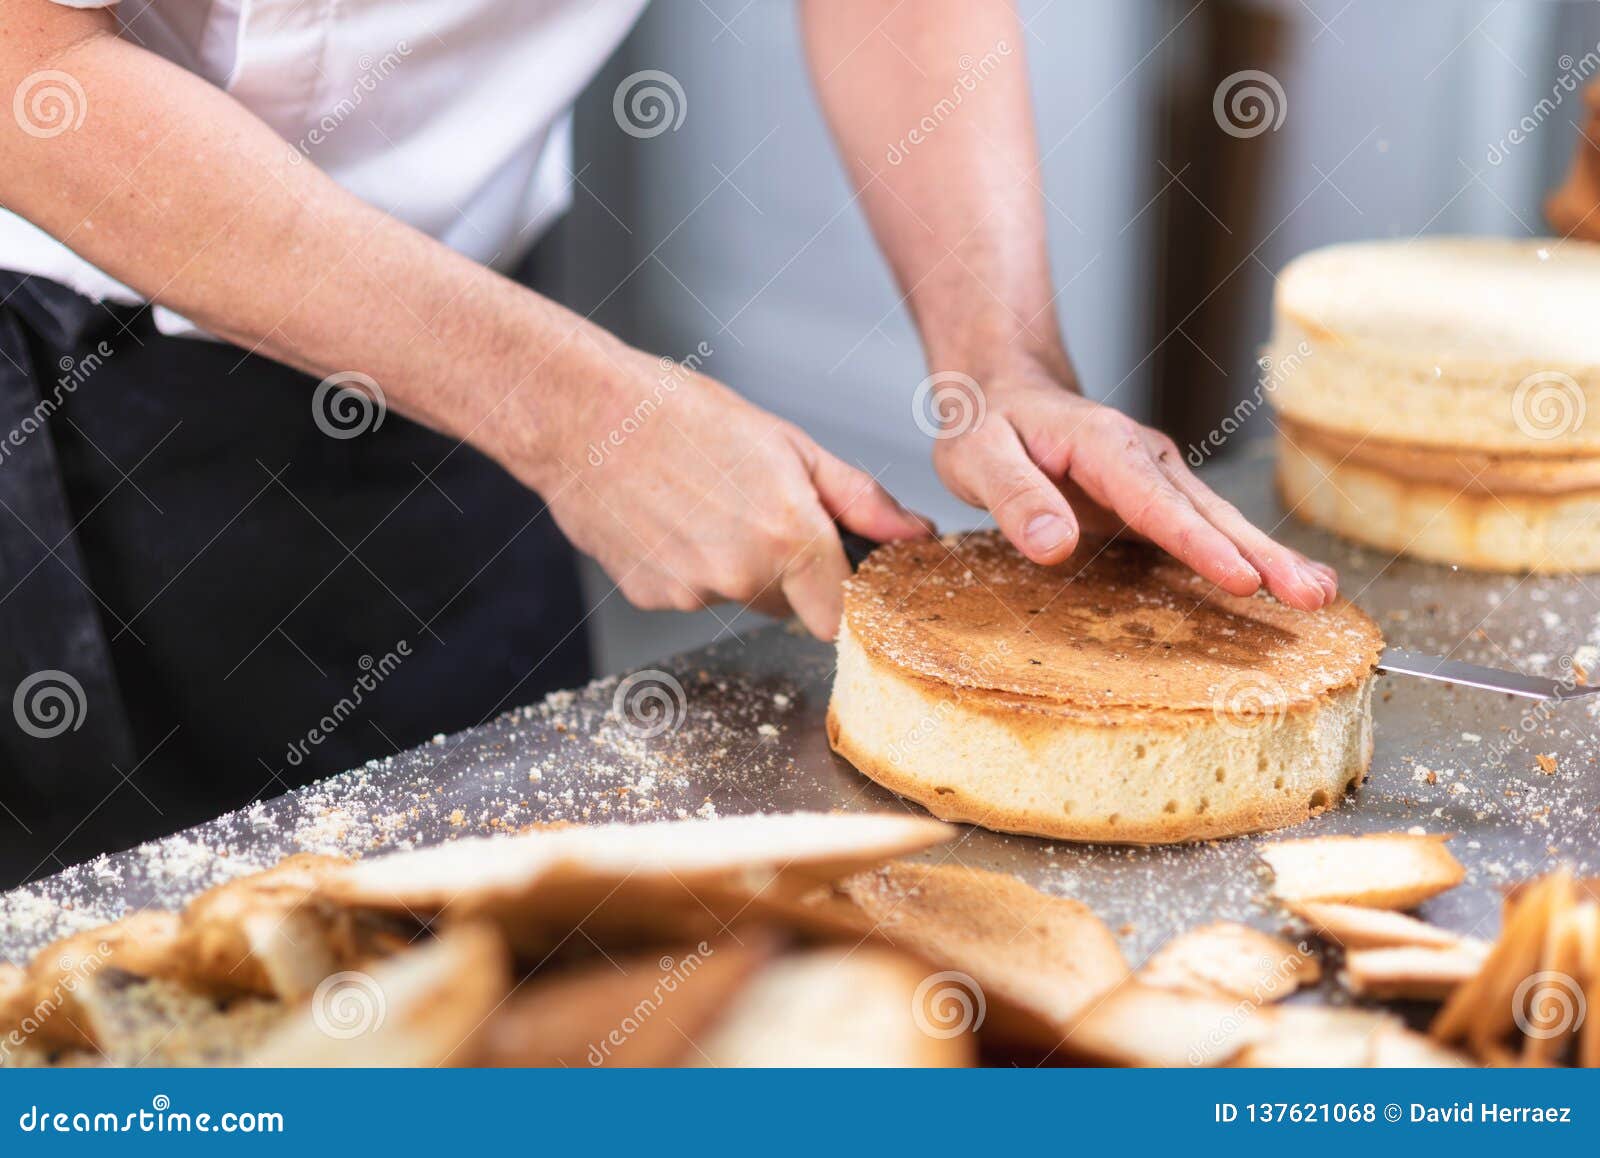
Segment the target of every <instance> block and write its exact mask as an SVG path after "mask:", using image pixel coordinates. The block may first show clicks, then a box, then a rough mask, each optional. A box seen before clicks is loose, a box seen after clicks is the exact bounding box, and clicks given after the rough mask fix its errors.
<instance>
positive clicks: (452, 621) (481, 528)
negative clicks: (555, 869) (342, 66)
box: [0, 246, 589, 887]
mask: <svg viewBox="0 0 1600 1158" xmlns="http://www.w3.org/2000/svg"><path fill="white" fill-rule="evenodd" d="M550 249H551V247H549V246H541V247H540V249H539V250H536V251H535V253H536V257H535V259H534V263H533V264H534V267H535V269H536V268H537V267H538V266H539V265H540V264H545V265H548V262H549V253H550ZM540 255H542V257H541V256H540ZM350 324H351V325H360V324H361V320H360V318H358V317H352V318H351V319H350ZM381 385H382V384H381V383H380V384H379V386H380V388H381ZM318 386H319V383H318V380H317V379H314V378H310V377H307V376H306V375H303V374H300V373H298V372H297V371H294V370H291V369H289V368H288V367H285V366H283V365H280V364H279V363H277V362H273V361H271V360H269V359H267V358H264V357H259V356H255V355H252V354H249V353H247V352H245V351H243V350H241V349H239V348H238V347H236V346H232V345H228V344H225V343H220V342H209V341H203V340H195V339H189V338H172V337H166V336H163V335H161V334H159V333H157V332H156V330H155V328H154V326H153V324H152V321H151V317H150V311H149V310H148V309H144V308H118V307H114V306H109V305H107V304H104V303H96V302H93V301H90V300H88V299H86V298H83V297H81V296H79V295H77V294H75V293H72V292H71V291H69V290H67V289H65V288H63V287H62V286H59V285H57V284H55V283H52V282H48V281H45V280H43V279H40V278H36V277H24V276H21V275H17V274H8V273H0V695H3V697H4V698H3V700H0V887H7V886H10V885H13V884H16V883H19V882H21V881H22V880H24V879H27V878H30V877H35V876H40V875H44V874H47V873H51V872H55V871H57V870H58V869H60V868H62V867H64V866H66V865H68V864H72V863H76V862H78V861H81V860H83V859H85V858H87V857H89V856H92V855H95V854H97V853H100V852H103V851H107V850H112V849H118V848H124V847H127V846H129V845H132V844H134V843H137V842H138V841H140V840H144V839H148V838H150V837H153V836H157V835H161V834H165V833H168V832H173V831H175V830H177V829H179V828H182V827H185V826H188V825H190V824H194V823H197V822H199V821H202V820H205V819H208V818H210V817H212V816H215V815H217V814H219V813H221V812H223V811H226V810H228V809H232V808H237V807H239V806H241V805H244V804H247V803H249V802H250V801H252V800H254V799H258V798H262V797H268V796H273V795H276V794H278V793H280V792H283V791H285V790H287V789H289V788H291V787H294V786H297V785H300V784H304V783H307V782H309V781H311V780H313V779H316V778H318V777H322V776H326V775H329V774H331V773H334V772H339V771H342V770H344V769H347V768H352V767H355V766H357V765H359V764H361V763H363V762H364V761H366V760H368V759H371V758H373V757H378V756H385V755H389V754H392V753H393V752H395V751H397V750H400V749H404V748H407V747H410V746H413V745H415V744H418V743H421V742H423V741H425V740H427V739H428V738H429V737H430V736H432V735H433V734H435V733H437V732H450V731H453V730H456V729H459V728H463V727H467V726H469V725H473V724H477V723H480V722H482V721H483V720H485V719H487V718H491V717H493V716H494V715H495V714H497V713H499V712H501V711H505V710H507V709H510V708H513V707H516V706H518V705H519V704H523V703H527V702H529V701H532V700H534V699H537V698H538V697H539V696H541V695H542V694H543V693H545V692H547V691H549V690H551V689H554V688H558V687H568V686H571V685H574V684H577V683H581V682H582V681H583V680H585V679H586V678H588V675H589V662H588V649H587V641H586V639H585V637H584V633H583V631H582V630H581V626H580V624H581V621H582V607H581V600H580V594H579V589H578V582H577V573H576V568H575V562H574V556H573V553H572V550H571V548H570V547H569V546H568V545H567V543H566V541H565V540H564V539H563V538H562V536H561V534H560V532H559V531H558V530H557V528H556V526H555V524H554V521H553V520H552V519H551V517H550V515H549V513H548V512H547V511H546V510H545V509H544V506H543V504H542V502H541V501H540V500H539V499H538V497H537V496H535V495H533V494H532V493H531V492H529V491H527V490H525V489H524V488H523V487H521V486H520V485H518V484H517V483H516V482H515V481H514V480H513V479H512V478H511V477H510V476H509V475H507V474H505V473H504V472H503V471H502V470H501V469H500V468H499V467H497V466H495V465H494V464H493V463H491V462H490V461H489V460H487V459H486V458H484V457H482V456H481V455H479V454H478V453H476V452H475V451H473V450H471V449H470V448H467V447H464V446H457V445H456V443H455V442H454V440H452V439H447V438H444V437H441V436H440V435H438V434H435V433H434V432H432V431H430V430H427V429H425V428H423V427H421V426H418V425H416V424H415V423H412V422H408V421H407V420H405V419H404V418H401V417H400V416H399V415H398V414H394V413H392V412H391V413H387V414H385V415H384V416H383V417H382V419H381V421H380V422H378V423H377V424H376V425H373V424H372V421H371V419H372V414H371V413H370V412H369V413H368V414H367V415H366V416H365V417H363V415H362V413H361V411H360V408H359V405H358V403H357V400H356V399H355V398H354V397H350V396H346V397H342V398H341V397H340V396H338V395H336V394H330V393H329V391H327V390H323V391H322V396H319V395H318ZM314 402H316V403H318V404H319V406H318V408H317V409H314ZM319 413H320V414H321V415H322V416H323V418H322V422H321V424H320V425H319V422H318V414H319ZM356 428H360V429H361V432H360V433H356V434H353V435H352V434H351V431H352V430H353V429H356ZM327 430H333V431H334V432H335V434H329V433H327V432H326V431H327Z"/></svg>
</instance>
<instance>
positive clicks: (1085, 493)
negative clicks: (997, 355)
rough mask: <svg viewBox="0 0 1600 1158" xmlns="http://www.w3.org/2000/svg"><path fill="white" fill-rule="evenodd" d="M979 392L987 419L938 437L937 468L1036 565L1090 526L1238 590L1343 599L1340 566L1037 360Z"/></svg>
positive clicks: (1062, 554)
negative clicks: (1246, 511)
mask: <svg viewBox="0 0 1600 1158" xmlns="http://www.w3.org/2000/svg"><path fill="white" fill-rule="evenodd" d="M979 385H980V388H981V389H982V390H983V393H984V402H985V413H984V417H983V420H982V422H981V423H980V424H978V425H977V426H975V427H974V428H973V429H970V430H967V431H964V432H962V433H960V434H957V435H955V436H954V437H951V438H947V439H942V440H940V441H939V442H938V443H937V444H936V445H935V447H934V455H933V459H934V465H935V466H936V467H937V468H938V470H939V476H940V477H941V478H942V479H943V480H944V482H945V485H946V486H948V487H949V488H950V489H951V490H952V491H953V492H954V493H955V494H956V495H957V496H958V497H959V498H961V499H963V500H964V501H966V502H969V503H971V504H972V505H973V506H977V507H983V508H986V509H987V510H988V511H989V512H990V513H991V514H993V515H994V518H995V521H996V522H997V523H998V524H999V525H1000V529H1001V530H1002V531H1004V532H1005V535H1006V537H1007V538H1009V539H1010V540H1011V541H1012V542H1013V543H1015V544H1016V546H1017V547H1018V549H1019V550H1021V551H1022V553H1023V554H1025V555H1027V556H1028V557H1029V558H1030V559H1032V560H1034V561H1035V562H1037V563H1044V564H1052V563H1059V562H1061V561H1062V560H1064V559H1066V558H1067V557H1068V556H1069V555H1071V554H1072V552H1073V550H1074V548H1076V547H1077V545H1078V539H1079V536H1080V534H1081V533H1082V532H1084V531H1087V532H1089V533H1090V534H1096V535H1109V534H1116V533H1119V532H1121V531H1123V530H1124V528H1126V529H1127V530H1130V531H1132V532H1133V533H1134V534H1137V535H1139V536H1141V537H1143V538H1145V539H1148V540H1150V541H1151V542H1153V543H1156V544H1157V545H1159V546H1161V547H1164V548H1166V549H1167V550H1168V551H1170V552H1172V554H1173V555H1175V556H1177V557H1178V558H1179V559H1181V560H1183V562H1185V563H1187V564H1188V565H1189V566H1191V567H1193V568H1194V569H1195V571H1197V572H1198V573H1199V574H1201V575H1202V576H1204V577H1205V578H1207V579H1209V580H1211V581H1212V582H1213V583H1215V584H1217V586H1219V587H1221V588H1222V589H1223V590H1225V591H1229V592H1231V593H1233V594H1235V595H1249V594H1251V593H1252V592H1254V591H1255V590H1256V589H1257V588H1258V587H1260V586H1261V584H1262V583H1263V582H1264V583H1265V584H1266V586H1267V589H1268V590H1270V591H1271V592H1272V593H1273V594H1274V595H1276V596H1277V597H1278V598H1279V599H1281V600H1283V601H1284V602H1285V603H1287V604H1289V605H1290V606H1292V607H1298V608H1301V609H1303V610H1307V611H1314V610H1316V609H1317V608H1319V607H1321V606H1323V605H1324V604H1325V603H1328V602H1329V601H1331V600H1332V599H1333V598H1334V596H1335V594H1336V593H1337V589H1338V583H1337V579H1336V578H1335V576H1334V573H1333V570H1332V568H1330V567H1328V566H1326V565H1325V564H1322V563H1314V562H1312V561H1310V560H1308V559H1306V558H1305V557H1304V556H1302V555H1300V554H1298V553H1296V552H1295V551H1292V550H1290V549H1289V548H1288V547H1285V546H1283V545H1282V544H1280V543H1276V542H1274V541H1273V540H1272V539H1271V538H1269V537H1268V536H1267V535H1266V534H1264V533H1263V532H1262V531H1260V530H1258V529H1257V528H1256V527H1254V526H1253V525H1252V524H1251V523H1250V522H1249V521H1248V520H1247V519H1245V517H1244V516H1243V515H1241V514H1240V513H1239V512H1238V511H1237V510H1236V509H1235V508H1234V507H1233V506H1232V504H1230V503H1228V502H1225V501H1224V500H1223V499H1221V498H1219V497H1218V496H1217V495H1216V494H1215V493H1214V492H1213V491H1212V490H1211V488H1210V487H1208V486H1206V485H1205V483H1203V482H1201V481H1200V480H1199V479H1198V478H1196V477H1195V476H1194V474H1193V473H1191V472H1190V470H1189V468H1188V466H1187V465H1186V464H1185V463H1184V461H1183V456H1182V455H1181V454H1180V453H1179V452H1178V449H1177V447H1176V446H1174V445H1173V443H1172V440H1171V439H1170V438H1168V437H1167V436H1166V435H1164V434H1162V433H1160V432H1159V431H1156V430H1152V429H1150V428H1149V427H1147V426H1141V425H1140V424H1139V423H1137V422H1135V421H1134V420H1133V419H1131V418H1129V417H1128V416H1127V415H1125V414H1123V413H1121V412H1120V411H1117V410H1113V409H1111V408H1110V407H1108V406H1102V405H1100V404H1098V403H1095V402H1091V401H1089V400H1088V399H1086V398H1084V397H1082V396H1081V395H1080V394H1078V393H1077V392H1076V391H1075V390H1073V389H1071V388H1069V386H1068V385H1065V384H1063V383H1062V382H1061V381H1060V380H1059V378H1058V377H1057V376H1056V375H1055V374H1052V373H1051V372H1049V371H1048V370H1047V369H1046V368H1045V367H1044V366H1041V365H1040V364H1039V363H1037V362H1035V361H1033V360H1032V359H1021V360H1019V361H1017V362H1015V363H1014V364H1012V365H1011V366H1009V367H1007V368H1006V369H1005V370H1003V371H1001V372H999V373H997V374H994V375H992V376H991V377H990V378H989V379H988V380H987V381H980V383H979Z"/></svg>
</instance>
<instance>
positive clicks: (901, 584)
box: [844, 531, 1383, 722]
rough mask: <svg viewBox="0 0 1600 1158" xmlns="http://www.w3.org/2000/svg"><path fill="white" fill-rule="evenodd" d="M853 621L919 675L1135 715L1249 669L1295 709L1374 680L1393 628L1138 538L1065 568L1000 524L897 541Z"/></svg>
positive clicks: (1039, 701)
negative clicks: (1021, 548)
mask: <svg viewBox="0 0 1600 1158" xmlns="http://www.w3.org/2000/svg"><path fill="white" fill-rule="evenodd" d="M844 614H845V618H846V620H847V622H848V625H849V628H850V631H851V633H852V634H853V635H854V637H855V638H856V639H857V640H859V641H860V643H861V646H862V647H863V649H864V650H865V651H866V652H867V653H868V655H870V656H871V657H872V658H873V659H874V660H876V661H878V662H882V663H886V664H888V665H889V666H891V667H893V668H895V669H897V670H898V671H900V672H901V673H903V674H905V675H907V676H909V677H912V678H915V679H921V680H928V681H932V682H934V683H937V684H942V685H946V686H948V687H952V688H957V689H962V690H964V691H967V692H969V693H977V695H976V696H975V697H974V698H977V699H982V698H984V694H985V693H988V694H992V695H993V696H994V697H995V698H996V699H998V700H1011V701H1013V703H1012V705H1010V706H1012V707H1013V708H1016V707H1021V706H1023V705H1022V704H1020V703H1016V702H1015V701H1016V700H1017V698H1018V697H1021V698H1022V699H1024V700H1027V701H1032V702H1033V706H1034V707H1036V708H1042V709H1044V710H1046V711H1048V712H1051V713H1052V714H1057V713H1065V714H1068V715H1073V716H1079V717H1094V718H1100V719H1104V720H1106V721H1107V722H1112V721H1113V720H1116V721H1126V720H1129V719H1133V718H1139V719H1143V718H1145V717H1148V716H1169V718H1170V715H1169V714H1170V713H1175V712H1176V713H1187V712H1205V713H1208V714H1209V713H1212V712H1214V711H1215V709H1216V704H1217V699H1218V695H1219V693H1220V692H1223V690H1224V689H1225V688H1226V687H1227V685H1228V683H1229V681H1230V680H1233V679H1236V678H1238V677H1240V676H1241V675H1248V676H1250V677H1251V678H1252V679H1253V680H1254V681H1255V683H1257V684H1258V685H1259V686H1260V687H1262V688H1266V689H1272V692H1271V694H1273V695H1278V696H1280V697H1281V700H1282V702H1281V703H1276V704H1269V703H1263V704H1262V705H1261V708H1262V709H1263V710H1267V711H1290V710H1293V709H1294V708H1296V707H1298V706H1300V705H1303V704H1308V703H1312V702H1315V701H1317V700H1319V699H1320V698H1322V697H1324V696H1326V695H1327V694H1328V693H1330V692H1332V691H1335V690H1338V689H1340V688H1345V687H1350V686H1352V685H1354V684H1357V683H1359V682H1361V681H1363V680H1365V679H1367V678H1368V677H1369V676H1370V674H1371V672H1372V669H1373V667H1374V666H1375V664H1376V663H1377V659H1378V653H1379V651H1380V650H1381V648H1382V645H1383V640H1382V636H1381V634H1380V633H1379V631H1378V629H1377V626H1376V625H1375V624H1374V623H1373V622H1372V621H1371V620H1370V619H1368V618H1367V616H1366V615H1365V614H1363V613H1362V612H1361V611H1360V609H1358V608H1357V607H1355V606H1354V605H1353V604H1350V603H1348V602H1346V601H1345V600H1342V599H1341V600H1339V601H1338V602H1337V603H1336V604H1334V605H1333V606H1332V607H1329V608H1327V609H1325V610H1324V611H1321V612H1318V613H1314V614H1307V613H1304V612H1299V611H1295V610H1293V609H1291V608H1289V607H1286V606H1284V605H1283V604H1280V603H1278V602H1277V601H1276V600H1274V599H1271V598H1270V597H1267V596H1264V595H1256V596H1249V597H1239V596H1234V595H1229V594H1227V593H1225V592H1223V591H1221V590H1218V589H1216V588H1215V586H1214V585H1213V584H1211V583H1210V582H1208V581H1207V580H1205V579H1202V578H1201V577H1200V576H1198V575H1196V574H1195V573H1194V572H1192V571H1191V570H1189V568H1188V567H1186V566H1184V565H1183V564H1182V563H1180V562H1178V561H1177V560H1175V559H1173V558H1171V557H1170V556H1168V555H1166V554H1164V553H1163V552H1160V551H1158V550H1156V549H1154V548H1151V547H1147V546H1144V545H1142V544H1137V543H1124V542H1113V543H1094V542H1085V543H1084V544H1082V545H1081V546H1080V547H1079V549H1078V552H1077V554H1075V555H1074V556H1073V558H1072V559H1071V560H1069V561H1068V562H1067V563H1066V564H1065V565H1063V566H1061V567H1057V568H1045V567H1040V566H1037V565H1035V564H1033V563H1030V562H1028V561H1027V560H1026V559H1024V558H1023V557H1022V556H1021V555H1020V554H1019V553H1018V552H1017V551H1016V550H1015V549H1014V548H1013V547H1011V546H1010V545H1009V544H1008V543H1007V542H1006V541H1005V539H1004V538H1003V537H1002V536H1001V535H1000V534H999V532H995V531H990V532H982V533H979V534H975V535H971V536H967V537H966V538H964V539H961V540H959V541H956V540H950V539H947V540H938V541H929V540H922V541H912V542H903V543H895V544H891V545H889V546H886V547H882V548H880V549H879V550H877V551H875V552H873V554H872V555H871V556H870V557H869V558H868V559H867V560H866V562H865V563H863V564H862V566H861V569H860V570H859V571H858V572H857V573H856V575H855V576H854V577H853V578H852V579H851V580H850V581H849V582H848V583H847V584H846V586H845V612H844Z"/></svg>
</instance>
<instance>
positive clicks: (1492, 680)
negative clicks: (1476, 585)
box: [1378, 647, 1600, 700]
mask: <svg viewBox="0 0 1600 1158" xmlns="http://www.w3.org/2000/svg"><path fill="white" fill-rule="evenodd" d="M1378 670H1379V671H1381V672H1387V673H1388V674H1390V675H1408V676H1416V677H1417V678H1418V679H1425V680H1437V681H1438V682H1440V683H1446V684H1460V685H1462V686H1463V687H1468V688H1481V689H1482V690H1484V691H1486V692H1504V693H1505V694H1506V695H1508V696H1522V697H1524V698H1525V699H1530V700H1581V699H1583V698H1584V697H1585V696H1592V695H1594V694H1595V693H1596V692H1600V685H1597V686H1595V687H1590V686H1588V685H1587V684H1582V683H1579V682H1578V680H1577V678H1576V676H1574V675H1571V674H1569V675H1566V676H1564V677H1562V678H1561V679H1551V678H1550V677H1549V676H1533V675H1523V674H1522V673H1521V672H1516V671H1502V670H1500V669H1499V668H1494V667H1483V666H1482V665H1480V664H1475V663H1466V662H1465V661H1463V660H1459V659H1445V658H1444V657H1443V656H1439V655H1428V654H1426V653H1424V652H1420V651H1408V650H1407V649H1405V648H1401V647H1386V648H1384V649H1383V654H1382V655H1381V656H1379V657H1378Z"/></svg>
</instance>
